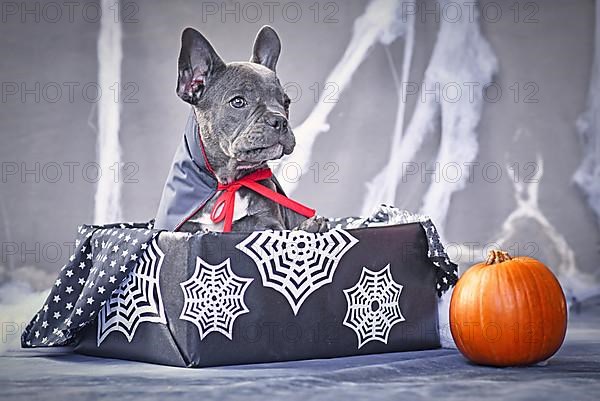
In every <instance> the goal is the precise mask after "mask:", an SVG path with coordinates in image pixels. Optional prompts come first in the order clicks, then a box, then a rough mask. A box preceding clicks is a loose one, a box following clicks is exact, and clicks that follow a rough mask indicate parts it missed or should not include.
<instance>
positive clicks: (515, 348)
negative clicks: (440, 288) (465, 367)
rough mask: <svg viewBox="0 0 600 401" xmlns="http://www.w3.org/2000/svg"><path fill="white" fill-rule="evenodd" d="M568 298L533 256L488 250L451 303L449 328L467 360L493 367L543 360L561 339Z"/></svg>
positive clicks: (467, 272) (459, 287)
mask: <svg viewBox="0 0 600 401" xmlns="http://www.w3.org/2000/svg"><path fill="white" fill-rule="evenodd" d="M566 330H567V306H566V301H565V296H564V293H563V291H562V288H561V287H560V284H559V282H558V280H557V279H556V277H555V276H554V274H552V272H551V271H550V269H548V268H547V267H546V266H545V265H544V264H543V263H541V262H539V261H537V260H535V259H533V258H530V257H517V258H511V257H510V255H509V254H508V253H506V252H502V251H498V250H493V251H490V253H489V256H488V259H487V261H486V262H483V263H479V264H476V265H474V266H473V267H471V268H470V269H469V270H467V271H466V272H465V273H464V274H463V275H462V277H461V278H460V280H458V283H457V284H456V287H455V288H454V292H453V294H452V300H451V301H450V331H451V332H452V337H453V338H454V341H455V342H456V346H457V347H458V349H459V350H460V351H461V352H462V353H463V355H464V356H465V357H467V358H468V359H469V360H471V361H473V362H475V363H478V364H482V365H493V366H515V365H528V364H532V363H537V362H540V361H543V360H545V359H547V358H549V357H551V356H552V355H554V353H555V352H556V351H558V349H559V348H560V346H561V345H562V343H563V340H564V338H565V333H566Z"/></svg>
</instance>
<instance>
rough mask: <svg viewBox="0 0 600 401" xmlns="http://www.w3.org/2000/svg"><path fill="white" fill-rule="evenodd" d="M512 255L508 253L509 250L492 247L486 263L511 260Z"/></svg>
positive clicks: (491, 263)
mask: <svg viewBox="0 0 600 401" xmlns="http://www.w3.org/2000/svg"><path fill="white" fill-rule="evenodd" d="M511 259H512V257H511V256H510V255H509V254H508V252H504V251H501V250H499V249H492V250H491V251H490V252H489V253H488V257H487V260H486V261H485V264H486V265H493V264H496V263H502V262H505V261H507V260H511Z"/></svg>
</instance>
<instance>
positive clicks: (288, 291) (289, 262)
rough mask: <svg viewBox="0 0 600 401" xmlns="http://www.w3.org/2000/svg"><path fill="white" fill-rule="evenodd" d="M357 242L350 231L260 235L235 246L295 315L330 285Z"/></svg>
mask: <svg viewBox="0 0 600 401" xmlns="http://www.w3.org/2000/svg"><path fill="white" fill-rule="evenodd" d="M357 242H358V240H357V239H356V238H354V237H353V236H352V235H350V234H349V233H348V232H347V231H344V230H341V229H335V230H330V231H328V232H326V233H308V232H305V231H258V232H254V233H252V234H250V235H249V236H248V237H246V239H245V240H244V241H242V242H240V243H239V244H238V245H236V248H238V249H239V250H240V251H242V252H244V253H245V254H247V255H248V256H250V257H251V258H252V260H254V263H255V264H256V267H257V268H258V271H259V272H260V276H261V278H262V283H263V285H264V286H265V287H270V288H273V289H274V290H276V291H278V292H279V293H281V294H282V295H283V296H284V297H285V298H286V299H287V301H288V303H289V304H290V306H291V307H292V310H293V311H294V315H297V314H298V311H299V310H300V307H301V306H302V304H303V303H304V301H306V299H307V298H308V297H309V296H310V295H311V294H312V293H313V292H315V291H316V290H318V289H319V288H321V287H323V286H324V285H326V284H329V283H331V282H332V280H333V275H334V273H335V270H336V268H337V266H338V263H339V262H340V259H341V258H342V256H344V254H345V253H346V252H347V251H348V250H349V249H350V248H352V246H354V244H356V243H357Z"/></svg>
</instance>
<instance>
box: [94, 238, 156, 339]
mask: <svg viewBox="0 0 600 401" xmlns="http://www.w3.org/2000/svg"><path fill="white" fill-rule="evenodd" d="M164 257H165V255H164V253H163V252H162V251H161V249H160V248H159V247H158V244H157V239H156V238H155V239H154V240H153V241H152V242H151V243H150V246H149V247H148V248H147V249H146V251H145V252H144V253H143V254H142V256H141V258H140V262H139V263H138V265H137V266H136V268H135V269H134V270H133V271H132V272H131V273H130V274H129V277H127V279H125V281H123V283H122V284H121V285H120V286H119V288H118V289H117V290H115V291H114V292H113V293H112V294H111V296H110V299H109V300H108V301H107V302H106V304H105V305H104V306H103V307H102V309H101V310H100V313H99V314H98V337H97V345H98V347H99V346H100V344H101V343H102V341H104V339H105V338H106V337H107V336H108V335H109V334H110V333H112V332H113V331H120V332H121V333H123V334H124V335H125V337H127V341H129V342H131V340H132V339H133V337H134V335H135V332H136V330H137V328H138V326H139V325H140V323H143V322H150V323H162V324H166V323H167V321H166V318H165V310H164V305H163V301H162V296H161V293H160V286H159V282H158V280H159V276H160V269H161V267H162V264H163V260H164Z"/></svg>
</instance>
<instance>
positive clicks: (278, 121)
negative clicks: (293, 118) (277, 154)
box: [267, 115, 288, 131]
mask: <svg viewBox="0 0 600 401" xmlns="http://www.w3.org/2000/svg"><path fill="white" fill-rule="evenodd" d="M267 124H269V125H270V126H271V127H273V128H275V129H276V130H277V131H283V130H285V129H286V128H287V126H288V122H287V119H286V118H285V117H283V116H278V115H274V116H270V117H269V118H267Z"/></svg>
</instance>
